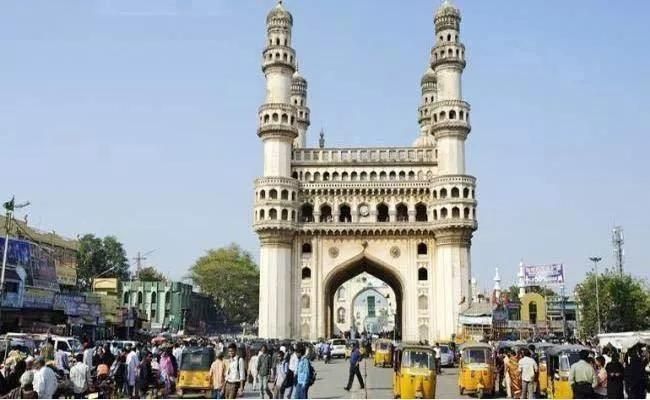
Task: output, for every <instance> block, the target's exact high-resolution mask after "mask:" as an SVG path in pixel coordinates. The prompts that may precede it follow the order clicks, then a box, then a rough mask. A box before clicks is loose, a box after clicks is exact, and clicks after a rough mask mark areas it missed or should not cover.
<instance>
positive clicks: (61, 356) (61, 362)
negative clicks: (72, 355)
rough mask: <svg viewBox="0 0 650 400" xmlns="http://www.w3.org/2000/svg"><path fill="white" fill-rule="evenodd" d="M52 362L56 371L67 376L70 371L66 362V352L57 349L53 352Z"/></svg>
mask: <svg viewBox="0 0 650 400" xmlns="http://www.w3.org/2000/svg"><path fill="white" fill-rule="evenodd" d="M54 362H55V364H56V369H58V370H59V371H61V372H63V373H64V374H68V372H69V371H70V365H69V362H68V352H67V351H63V350H62V349H60V348H59V349H57V350H56V351H55V352H54Z"/></svg>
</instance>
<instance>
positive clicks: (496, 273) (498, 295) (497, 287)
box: [494, 267, 501, 303]
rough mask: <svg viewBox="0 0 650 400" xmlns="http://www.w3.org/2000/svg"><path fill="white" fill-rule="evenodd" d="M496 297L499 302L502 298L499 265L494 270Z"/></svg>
mask: <svg viewBox="0 0 650 400" xmlns="http://www.w3.org/2000/svg"><path fill="white" fill-rule="evenodd" d="M494 297H495V299H496V302H497V303H498V302H499V299H500V298H501V273H500V272H499V267H496V268H495V271H494Z"/></svg>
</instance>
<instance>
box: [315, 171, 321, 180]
mask: <svg viewBox="0 0 650 400" xmlns="http://www.w3.org/2000/svg"><path fill="white" fill-rule="evenodd" d="M318 181H320V172H314V182H318Z"/></svg>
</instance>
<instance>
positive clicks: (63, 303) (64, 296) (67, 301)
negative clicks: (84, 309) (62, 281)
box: [53, 293, 86, 315]
mask: <svg viewBox="0 0 650 400" xmlns="http://www.w3.org/2000/svg"><path fill="white" fill-rule="evenodd" d="M85 301H86V298H85V296H84V295H82V294H75V293H57V294H56V296H54V307H53V308H54V309H55V310H63V311H65V314H66V315H79V313H78V312H77V309H78V308H79V304H81V303H83V302H85Z"/></svg>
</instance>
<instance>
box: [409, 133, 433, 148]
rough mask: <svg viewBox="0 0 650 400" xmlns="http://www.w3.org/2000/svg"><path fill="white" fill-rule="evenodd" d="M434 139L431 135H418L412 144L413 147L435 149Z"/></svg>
mask: <svg viewBox="0 0 650 400" xmlns="http://www.w3.org/2000/svg"><path fill="white" fill-rule="evenodd" d="M435 145H436V139H435V138H434V137H433V135H420V136H418V138H417V139H415V142H413V147H435Z"/></svg>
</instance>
